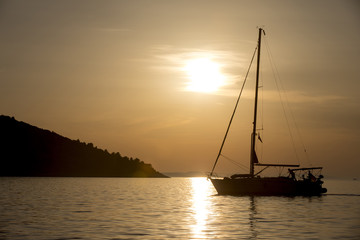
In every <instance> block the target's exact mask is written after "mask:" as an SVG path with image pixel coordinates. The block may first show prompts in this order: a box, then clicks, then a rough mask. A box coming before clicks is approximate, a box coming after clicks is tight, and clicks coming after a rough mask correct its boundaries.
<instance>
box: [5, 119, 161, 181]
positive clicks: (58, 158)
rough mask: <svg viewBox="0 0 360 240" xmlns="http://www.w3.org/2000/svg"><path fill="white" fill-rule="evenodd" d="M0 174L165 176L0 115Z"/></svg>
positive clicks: (144, 166)
mask: <svg viewBox="0 0 360 240" xmlns="http://www.w3.org/2000/svg"><path fill="white" fill-rule="evenodd" d="M0 164H1V167H0V176H43V177H45V176H46V177H166V176H165V175H163V174H161V173H159V172H157V171H156V170H155V169H153V167H152V166H151V164H146V163H144V162H142V161H140V160H139V159H137V158H136V159H132V158H128V157H123V156H121V155H120V153H109V152H107V151H106V150H102V149H99V148H97V147H94V146H93V144H92V143H84V142H80V141H79V140H71V139H69V138H66V137H63V136H61V135H59V134H57V133H54V132H51V131H48V130H44V129H40V128H38V127H35V126H31V125H29V124H27V123H24V122H19V121H17V120H15V119H14V118H11V117H8V116H3V115H1V116H0Z"/></svg>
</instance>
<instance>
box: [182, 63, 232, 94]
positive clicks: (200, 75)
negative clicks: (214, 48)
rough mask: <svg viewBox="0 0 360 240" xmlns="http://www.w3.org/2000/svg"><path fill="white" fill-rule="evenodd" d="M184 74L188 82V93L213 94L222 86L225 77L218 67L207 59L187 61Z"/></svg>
mask: <svg viewBox="0 0 360 240" xmlns="http://www.w3.org/2000/svg"><path fill="white" fill-rule="evenodd" d="M185 72H186V74H187V75H188V78H189V80H190V82H189V83H188V86H187V90H188V91H194V92H214V91H216V90H218V89H219V87H221V86H222V85H223V84H224V80H225V77H224V75H223V74H222V73H221V71H220V65H219V64H218V63H216V62H213V61H212V60H210V59H208V58H198V59H193V60H190V61H188V62H187V64H186V66H185Z"/></svg>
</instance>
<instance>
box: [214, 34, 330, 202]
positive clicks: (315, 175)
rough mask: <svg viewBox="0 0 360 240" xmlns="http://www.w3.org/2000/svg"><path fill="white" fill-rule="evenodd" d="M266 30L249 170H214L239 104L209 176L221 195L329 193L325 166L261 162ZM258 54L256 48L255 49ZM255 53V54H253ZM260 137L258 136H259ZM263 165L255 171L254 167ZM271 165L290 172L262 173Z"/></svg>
mask: <svg viewBox="0 0 360 240" xmlns="http://www.w3.org/2000/svg"><path fill="white" fill-rule="evenodd" d="M263 34H265V31H264V30H263V29H262V28H259V37H258V43H257V48H256V49H257V68H256V84H255V85H256V86H255V99H254V100H255V103H254V120H253V126H252V127H253V128H252V129H253V130H252V134H251V144H250V146H251V150H250V172H249V173H246V174H234V175H232V176H230V177H224V178H218V177H216V176H215V174H214V170H215V167H216V165H217V162H218V160H219V157H220V156H221V151H222V148H223V146H224V143H225V139H226V136H227V134H228V131H229V129H230V125H231V122H232V119H233V117H234V114H235V110H236V107H237V104H238V102H239V99H240V95H241V94H240V95H239V98H238V101H237V103H236V105H235V109H234V112H233V115H232V117H231V120H230V123H229V126H228V128H227V131H226V134H225V137H224V140H223V142H222V145H221V147H220V151H219V154H218V156H217V158H216V160H215V163H214V165H213V168H212V170H211V172H210V174H209V179H210V180H211V182H212V184H213V185H214V187H215V189H216V191H217V192H218V194H219V195H289V196H296V195H301V196H313V195H321V194H323V193H326V191H327V190H326V188H323V187H322V184H323V181H322V178H323V176H322V175H321V169H322V167H309V168H300V165H295V164H268V163H259V160H258V158H257V155H256V151H255V150H256V148H255V145H256V136H257V135H258V134H257V133H256V131H257V111H258V110H257V108H258V90H259V68H260V49H261V37H262V35H263ZM254 56H255V52H254ZM254 56H253V57H254ZM258 137H259V136H258ZM258 167H260V168H262V169H261V170H260V171H258V172H255V168H258ZM269 167H278V168H288V173H289V174H288V176H275V177H262V176H260V173H262V172H263V171H264V170H265V169H267V168H269Z"/></svg>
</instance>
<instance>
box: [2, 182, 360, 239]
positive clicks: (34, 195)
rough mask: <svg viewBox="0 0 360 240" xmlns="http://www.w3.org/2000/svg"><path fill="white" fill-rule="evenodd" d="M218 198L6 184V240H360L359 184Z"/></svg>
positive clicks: (196, 192)
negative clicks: (318, 192) (305, 193)
mask: <svg viewBox="0 0 360 240" xmlns="http://www.w3.org/2000/svg"><path fill="white" fill-rule="evenodd" d="M325 187H327V188H328V194H326V195H324V196H321V197H249V196H243V197H235V196H219V195H217V194H216V191H215V190H214V188H213V186H212V184H211V182H210V181H207V180H206V178H169V179H146V178H0V191H1V195H0V239H22V240H23V239H360V182H359V181H339V180H326V184H325Z"/></svg>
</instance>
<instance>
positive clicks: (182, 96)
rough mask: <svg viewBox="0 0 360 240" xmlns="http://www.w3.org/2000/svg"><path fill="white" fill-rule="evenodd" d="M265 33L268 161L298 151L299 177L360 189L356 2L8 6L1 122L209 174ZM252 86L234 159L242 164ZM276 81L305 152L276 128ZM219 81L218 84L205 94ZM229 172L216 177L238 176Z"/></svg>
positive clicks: (0, 59)
mask: <svg viewBox="0 0 360 240" xmlns="http://www.w3.org/2000/svg"><path fill="white" fill-rule="evenodd" d="M258 27H262V28H264V30H265V33H266V35H265V36H264V41H263V42H265V44H266V46H268V47H269V49H270V50H267V49H268V48H265V47H262V49H263V51H262V52H264V53H266V52H269V53H270V56H271V57H268V58H267V57H265V55H264V57H263V58H264V62H265V63H264V64H263V63H262V65H261V66H262V67H261V77H262V79H263V80H261V83H260V84H261V89H264V90H262V91H261V92H262V93H261V96H263V98H262V99H264V103H262V104H261V106H264V109H268V110H264V111H263V112H262V114H261V116H263V119H264V120H263V121H262V123H264V126H263V125H261V126H263V129H264V131H261V137H262V138H263V142H264V145H262V144H260V143H259V144H258V145H257V146H259V147H258V148H259V149H258V151H259V152H258V155H259V158H260V154H261V161H262V162H267V163H269V162H272V163H273V162H274V161H275V163H283V162H288V160H290V159H294V157H293V156H292V154H294V151H293V148H292V145H300V147H301V149H300V150H297V155H301V156H298V157H297V158H296V161H295V162H300V163H301V165H302V166H304V167H305V166H323V167H324V170H323V174H324V175H325V176H331V177H347V178H353V177H360V175H359V170H360V161H359V153H360V150H359V147H360V140H359V136H360V126H359V123H360V94H359V89H360V72H359V63H360V46H359V43H360V3H359V2H358V1H350V0H343V1H335V0H319V1H311V0H303V1H294V0H286V1H285V0H274V1H258V0H257V1H243V0H237V1H231V0H221V1H220V0H195V1H194V0H191V1H188V0H182V1H178V0H137V1H133V0H119V1H107V0H104V1H95V0H88V1H82V0H78V1H67V0H62V1H59V0H54V1H37V0H30V1H28V0H26V1H21V0H14V1H0V52H1V54H0V114H2V115H9V116H14V117H15V118H16V119H17V120H20V121H24V122H27V123H29V124H32V125H35V126H38V127H40V128H44V129H49V130H51V131H54V132H56V133H59V134H60V135H63V136H66V137H68V138H71V139H75V140H76V139H79V140H80V141H84V142H92V143H93V144H94V145H95V146H98V147H99V148H103V149H107V150H108V151H109V152H120V153H121V155H125V156H129V157H134V158H135V157H137V158H140V159H141V160H143V161H144V162H147V163H151V164H152V165H153V167H154V168H155V169H156V170H158V171H160V172H181V171H183V172H187V171H199V172H209V171H210V170H211V168H212V165H213V163H214V161H215V158H216V156H217V153H218V150H219V147H220V144H221V141H222V138H223V136H224V134H225V130H226V127H227V124H228V121H229V119H230V116H231V113H232V111H233V108H234V105H235V101H236V98H237V94H238V93H239V91H240V88H241V86H242V83H243V81H244V77H245V73H246V70H247V68H248V66H249V63H250V60H251V57H252V54H253V52H254V49H255V47H256V43H257V37H258ZM265 49H266V50H265ZM266 59H270V60H271V61H270V60H268V62H269V64H266ZM199 62H207V63H208V64H207V65H206V64H201V63H199ZM209 63H210V64H209ZM272 63H275V65H271V64H272ZM271 66H275V68H274V67H271ZM189 69H195V70H193V71H192V70H189ZM274 73H275V74H274ZM204 74H205V75H204ZM254 74H255V69H254V67H252V68H251V71H250V74H249V77H248V80H247V81H248V82H249V83H248V82H247V83H246V85H245V89H244V93H243V97H244V101H243V102H242V103H241V104H240V105H239V109H238V110H239V114H238V115H236V117H235V119H234V123H233V126H232V128H231V134H230V135H229V139H228V142H229V145H226V147H225V148H224V153H223V154H224V155H225V156H226V157H227V158H230V159H233V160H236V161H238V162H240V163H241V164H242V165H245V166H246V165H248V164H249V144H250V133H251V129H252V119H251V118H252V112H251V111H252V108H253V102H252V100H251V97H252V95H253V88H254V84H253V83H251V81H252V80H254V76H255V75H254ZM198 75H200V77H199V76H198ZM204 76H206V77H204ZM271 76H278V79H279V80H280V83H282V85H281V86H283V87H282V88H284V89H286V94H285V95H283V97H282V98H283V99H284V98H285V99H287V104H285V106H290V108H291V111H290V113H291V114H290V115H288V117H289V116H290V117H289V118H291V119H292V117H294V119H295V120H296V123H291V124H289V126H295V127H296V131H295V132H293V133H294V135H295V133H299V134H298V137H297V138H295V137H294V139H297V140H294V144H292V143H291V141H290V140H289V138H288V137H289V134H288V133H285V131H284V130H278V129H280V128H281V127H284V126H287V123H286V118H285V122H284V117H280V115H281V113H282V110H281V108H277V107H276V105H281V104H279V102H280V101H279V99H277V98H276V96H278V95H277V94H276V91H275V90H276V89H277V87H276V84H275V85H274V84H273V85H271V84H270V83H268V82H267V81H266V79H270V78H271ZM201 77H202V78H203V79H202V81H205V83H200V84H202V85H201V86H200V87H198V88H196V87H194V79H196V78H201ZM212 78H214V79H215V80H216V81H217V80H219V82H217V85H216V86H215V87H213V89H212V90H211V89H210V90H209V89H205V88H204V86H205V85H206V84H207V83H209V81H210V79H212ZM269 82H270V81H269ZM266 86H267V87H269V88H268V89H267V90H265V87H266ZM265 102H269V103H268V105H266V104H265ZM261 109H262V107H261ZM279 109H280V110H279ZM266 119H271V120H266ZM262 123H261V124H262ZM265 123H268V125H266V124H265ZM285 128H286V127H285ZM265 143H266V144H268V145H266V147H265ZM305 149H306V152H305ZM260 152H261V153H260ZM302 155H304V156H302ZM291 161H293V160H291ZM221 162H224V163H222V164H219V169H218V171H219V174H227V173H230V174H231V173H234V172H236V171H238V170H237V169H236V168H234V166H233V165H231V164H228V163H225V162H229V161H227V160H225V161H223V160H221ZM239 171H242V170H239Z"/></svg>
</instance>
